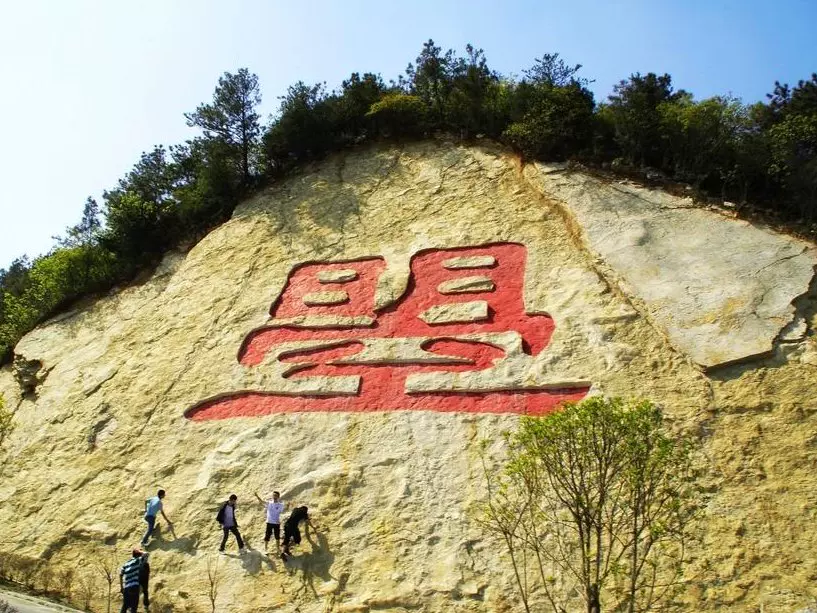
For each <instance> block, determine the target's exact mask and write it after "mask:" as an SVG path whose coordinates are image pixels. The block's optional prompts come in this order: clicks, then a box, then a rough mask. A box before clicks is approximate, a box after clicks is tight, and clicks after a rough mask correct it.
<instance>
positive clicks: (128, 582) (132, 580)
mask: <svg viewBox="0 0 817 613" xmlns="http://www.w3.org/2000/svg"><path fill="white" fill-rule="evenodd" d="M144 553H145V552H144V551H142V550H141V549H134V550H133V552H132V557H131V559H130V560H128V561H127V562H125V563H124V564H123V565H122V568H121V570H120V571H119V591H120V592H121V593H122V608H121V609H120V613H126V611H130V612H131V613H136V611H137V609H138V608H139V572H140V570H141V568H142V562H143V559H142V557H143V556H144Z"/></svg>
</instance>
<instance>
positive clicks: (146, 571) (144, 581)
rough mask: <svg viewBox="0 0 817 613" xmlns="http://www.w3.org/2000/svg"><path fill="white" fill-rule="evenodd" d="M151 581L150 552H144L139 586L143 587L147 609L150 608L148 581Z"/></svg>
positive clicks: (143, 596)
mask: <svg viewBox="0 0 817 613" xmlns="http://www.w3.org/2000/svg"><path fill="white" fill-rule="evenodd" d="M149 581H150V564H149V563H148V554H147V552H146V553H143V554H142V565H141V566H140V567H139V587H140V588H142V598H143V599H144V603H145V611H148V610H150V596H148V582H149Z"/></svg>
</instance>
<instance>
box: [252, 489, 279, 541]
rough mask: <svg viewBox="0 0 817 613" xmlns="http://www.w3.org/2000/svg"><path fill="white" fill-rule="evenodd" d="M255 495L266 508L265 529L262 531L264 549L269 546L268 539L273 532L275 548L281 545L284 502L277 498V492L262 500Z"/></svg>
mask: <svg viewBox="0 0 817 613" xmlns="http://www.w3.org/2000/svg"><path fill="white" fill-rule="evenodd" d="M255 497H256V498H258V501H259V502H261V503H262V504H263V505H264V508H265V509H266V510H267V529H266V532H265V533H264V549H267V547H268V546H269V539H270V536H272V534H275V549H279V548H280V547H281V513H283V512H284V503H283V502H281V501H280V500H279V498H280V497H281V494H280V493H279V492H273V493H272V500H266V501H265V500H264V499H263V498H261V496H259V495H258V494H257V493H256V494H255Z"/></svg>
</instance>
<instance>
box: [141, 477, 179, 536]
mask: <svg viewBox="0 0 817 613" xmlns="http://www.w3.org/2000/svg"><path fill="white" fill-rule="evenodd" d="M164 497H165V491H164V490H159V491H158V492H157V493H156V495H155V496H153V497H152V498H148V499H147V500H145V521H146V522H147V524H148V529H147V532H145V536H143V537H142V547H145V546H146V545H147V544H148V540H149V539H150V535H151V534H153V530H154V528H155V527H156V514H157V513H161V514H162V517H164V518H165V521H166V522H167V525H168V527H169V528H170V529H171V530H172V529H173V522H172V521H170V520H169V519H168V518H167V515H165V512H164V509H163V505H162V499H163V498H164Z"/></svg>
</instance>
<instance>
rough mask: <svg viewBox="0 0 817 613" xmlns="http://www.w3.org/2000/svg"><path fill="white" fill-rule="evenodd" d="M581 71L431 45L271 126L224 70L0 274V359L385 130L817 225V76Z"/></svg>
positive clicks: (284, 102) (293, 107)
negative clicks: (200, 98) (749, 99)
mask: <svg viewBox="0 0 817 613" xmlns="http://www.w3.org/2000/svg"><path fill="white" fill-rule="evenodd" d="M580 70H581V64H571V63H568V62H567V61H565V60H564V59H563V58H561V57H560V55H559V54H558V53H544V54H543V55H542V56H541V57H539V58H537V59H535V60H534V63H533V65H532V66H531V67H529V68H528V69H527V70H524V71H523V77H522V78H521V79H517V78H514V77H509V76H503V75H500V74H499V73H497V72H496V71H494V70H492V69H491V67H490V64H489V62H488V58H487V57H486V55H485V53H484V52H483V50H482V49H479V48H477V47H475V46H472V45H467V46H466V48H465V53H464V54H462V55H461V54H459V53H457V52H455V51H454V50H453V49H447V50H445V49H444V48H443V47H441V46H439V45H437V44H436V43H435V42H434V41H433V40H428V41H426V42H425V43H424V44H423V46H422V48H421V50H420V52H419V54H418V55H417V57H416V58H415V60H414V62H412V63H410V64H409V65H408V68H407V69H406V71H405V73H404V74H402V75H399V76H398V77H397V79H396V81H391V82H389V84H388V85H387V84H386V83H384V81H383V79H382V78H381V76H380V75H377V74H373V73H360V72H353V73H352V74H351V75H350V76H349V77H348V78H347V79H345V80H344V81H343V82H342V83H341V86H340V88H339V89H337V90H332V91H329V90H327V88H326V86H325V84H323V83H317V84H308V83H305V82H302V81H299V82H296V83H295V84H293V85H292V86H290V87H289V88H288V89H287V91H286V93H285V94H284V95H283V96H281V97H280V98H279V103H280V104H279V108H278V110H277V112H276V113H275V115H274V116H273V118H272V120H271V121H270V123H269V124H268V125H266V126H262V124H261V119H260V114H259V111H258V106H259V104H260V102H261V93H260V85H259V82H258V78H257V76H256V75H254V74H252V73H251V72H250V71H249V70H248V69H246V68H240V69H239V70H238V71H236V72H235V73H230V72H225V73H224V74H223V75H222V76H221V77H220V78H219V80H218V83H217V85H216V87H215V89H214V92H213V97H212V99H211V100H210V101H209V102H206V103H203V104H201V105H199V106H198V107H197V108H196V109H195V110H194V111H193V112H191V113H187V114H185V119H186V121H187V123H188V125H189V126H191V127H193V128H196V129H198V130H199V133H197V134H196V135H195V136H193V137H192V138H191V139H189V140H187V141H186V142H184V143H180V144H176V145H172V146H169V147H164V146H161V145H159V146H156V147H154V148H153V149H152V150H151V151H148V152H144V153H143V154H142V155H141V156H140V158H139V159H138V160H137V161H136V163H135V164H134V166H133V168H132V169H131V170H130V171H129V172H128V173H126V174H125V176H124V177H123V178H122V179H120V180H119V182H118V183H117V185H115V186H113V187H112V188H111V189H109V190H107V191H105V192H104V194H103V197H102V201H101V202H100V203H97V202H96V201H95V200H94V199H92V198H89V199H88V200H87V201H86V202H85V206H84V208H83V212H82V217H81V219H80V221H79V223H77V224H76V225H75V226H71V227H69V228H67V229H66V232H65V236H64V237H62V238H59V239H58V240H57V246H56V248H55V249H54V250H53V251H52V252H51V253H49V254H46V255H44V256H42V257H38V258H35V259H34V260H33V261H32V260H29V259H28V258H25V257H23V258H18V259H17V260H15V261H14V262H12V263H11V264H10V265H9V266H8V267H7V268H6V269H0V363H3V362H5V361H7V360H8V359H10V358H11V356H12V351H13V347H14V345H15V344H16V343H17V341H18V340H19V339H20V337H21V336H22V335H23V334H25V333H26V332H27V331H29V330H30V329H31V328H32V327H33V326H35V325H37V324H38V323H39V322H41V321H43V320H44V319H46V318H47V317H49V316H51V315H52V314H53V313H55V312H56V311H57V310H59V309H62V308H65V307H66V306H68V305H69V304H71V303H72V302H73V301H74V300H76V299H78V298H81V297H82V296H86V295H89V294H94V293H96V292H101V291H106V290H107V289H109V288H111V287H112V286H114V285H116V284H117V283H122V282H127V281H128V280H130V279H132V278H133V277H134V275H136V274H137V273H138V272H139V271H141V270H144V269H145V268H147V267H150V266H153V265H155V264H156V263H157V262H158V261H159V259H160V258H161V257H162V255H163V254H164V253H165V252H167V251H168V250H169V249H173V248H175V247H177V246H180V245H182V246H183V245H185V244H189V243H191V242H194V241H196V240H198V239H200V238H201V237H202V236H204V235H205V234H206V233H207V232H208V231H209V230H210V229H211V228H213V227H215V226H216V225H218V224H220V223H222V222H224V221H225V220H227V219H228V218H229V216H230V215H231V214H232V211H233V209H234V208H235V206H236V204H237V203H238V202H239V201H240V200H241V199H242V198H244V197H245V196H246V195H247V194H248V193H250V191H251V190H253V189H257V188H259V187H262V186H263V184H264V182H265V181H267V182H268V181H273V180H276V179H278V178H279V177H281V176H282V175H284V174H285V173H287V172H289V171H290V170H292V169H294V168H296V167H297V166H298V165H300V164H303V163H305V162H309V161H312V160H316V159H320V158H321V157H323V156H325V155H327V154H329V153H331V152H333V151H339V150H342V149H344V148H347V147H350V146H354V145H358V144H361V143H365V142H368V141H371V140H374V139H389V138H393V139H412V138H423V137H425V136H428V135H431V134H434V133H438V132H445V133H449V134H453V135H454V136H456V137H459V138H464V139H471V138H479V137H481V136H486V137H490V138H494V139H498V140H500V141H501V142H504V143H506V144H508V145H510V146H511V147H513V148H514V149H516V150H517V151H518V152H519V153H520V154H521V155H522V156H524V157H525V158H527V159H538V160H545V161H548V160H553V161H564V160H575V161H579V162H582V163H585V164H591V165H609V166H612V167H613V168H616V169H617V168H622V169H623V170H625V171H627V172H639V171H643V172H646V171H650V173H652V171H653V170H658V171H661V173H663V175H665V176H666V177H669V178H672V179H675V180H679V181H684V182H688V183H691V184H692V185H694V186H695V187H696V188H697V189H698V190H700V192H702V193H705V194H711V195H714V196H717V197H720V198H724V199H732V200H737V201H738V202H739V203H741V205H742V204H744V203H746V202H748V201H749V200H752V201H754V202H755V203H760V204H764V205H765V206H767V207H769V208H771V209H772V210H773V211H774V212H775V213H777V214H779V215H780V216H781V217H782V218H787V219H792V220H802V221H804V222H807V223H813V222H815V221H817V161H815V160H817V74H815V75H812V77H811V79H809V80H803V81H799V82H798V83H797V85H795V86H793V87H791V86H789V85H788V84H781V83H775V86H774V90H773V92H772V93H770V94H769V95H768V101H767V102H766V103H762V102H759V103H756V104H753V105H746V104H743V103H742V102H741V101H740V100H737V99H735V98H731V97H724V96H715V97H712V98H708V99H706V100H700V101H697V100H695V99H694V97H693V96H692V94H690V93H687V92H685V91H683V90H676V89H675V88H674V85H673V82H672V78H671V76H670V75H668V74H662V75H659V74H658V73H652V72H650V73H647V74H646V75H642V74H639V73H636V74H634V75H631V76H630V78H629V79H626V80H623V81H621V82H620V83H619V84H618V85H617V86H616V87H615V88H614V91H613V93H612V94H611V95H610V96H609V98H608V100H607V101H606V102H603V103H600V104H597V101H596V100H595V99H594V97H593V94H592V92H591V91H590V90H589V89H588V86H589V85H590V83H591V81H590V80H588V79H587V78H585V77H583V76H581V75H580ZM815 231H817V226H815Z"/></svg>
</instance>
